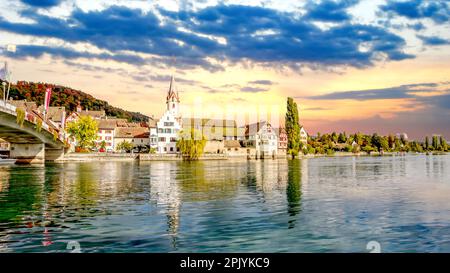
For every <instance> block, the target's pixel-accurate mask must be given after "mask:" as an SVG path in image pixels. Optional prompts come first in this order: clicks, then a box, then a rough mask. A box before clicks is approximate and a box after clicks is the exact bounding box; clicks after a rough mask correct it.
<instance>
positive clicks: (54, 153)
mask: <svg viewBox="0 0 450 273" xmlns="http://www.w3.org/2000/svg"><path fill="white" fill-rule="evenodd" d="M63 158H64V148H60V149H52V148H45V161H58V160H62V159H63Z"/></svg>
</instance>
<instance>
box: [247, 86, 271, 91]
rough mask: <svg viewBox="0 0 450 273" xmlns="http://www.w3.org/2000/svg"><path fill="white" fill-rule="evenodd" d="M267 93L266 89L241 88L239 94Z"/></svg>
mask: <svg viewBox="0 0 450 273" xmlns="http://www.w3.org/2000/svg"><path fill="white" fill-rule="evenodd" d="M266 91H269V89H267V88H261V87H251V86H246V87H242V88H241V92H248V93H259V92H266Z"/></svg>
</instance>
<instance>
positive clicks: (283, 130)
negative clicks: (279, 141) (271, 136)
mask: <svg viewBox="0 0 450 273" xmlns="http://www.w3.org/2000/svg"><path fill="white" fill-rule="evenodd" d="M274 130H275V132H276V133H277V136H279V135H280V133H281V134H287V133H286V129H284V128H283V127H280V128H274Z"/></svg>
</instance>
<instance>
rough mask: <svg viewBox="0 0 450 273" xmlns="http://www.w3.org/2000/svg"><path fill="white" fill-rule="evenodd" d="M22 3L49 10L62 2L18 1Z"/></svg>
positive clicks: (41, 0) (49, 0) (48, 0)
mask: <svg viewBox="0 0 450 273" xmlns="http://www.w3.org/2000/svg"><path fill="white" fill-rule="evenodd" d="M20 1H21V2H22V3H24V4H27V5H29V6H32V7H38V8H49V7H53V6H57V5H59V4H60V3H61V2H62V0H20Z"/></svg>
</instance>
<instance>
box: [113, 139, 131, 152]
mask: <svg viewBox="0 0 450 273" xmlns="http://www.w3.org/2000/svg"><path fill="white" fill-rule="evenodd" d="M133 148H134V146H133V143H131V142H129V141H126V140H124V141H122V142H120V143H119V144H117V147H116V150H118V151H125V152H127V153H129V152H131V150H133Z"/></svg>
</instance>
